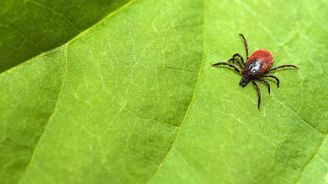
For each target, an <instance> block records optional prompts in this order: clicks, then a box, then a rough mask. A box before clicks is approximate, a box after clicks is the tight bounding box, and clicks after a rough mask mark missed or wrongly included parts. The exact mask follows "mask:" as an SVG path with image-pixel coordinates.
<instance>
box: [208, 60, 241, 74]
mask: <svg viewBox="0 0 328 184" xmlns="http://www.w3.org/2000/svg"><path fill="white" fill-rule="evenodd" d="M219 65H226V66H228V67H230V68H232V69H234V70H235V71H236V72H238V73H241V72H240V70H239V69H238V68H237V67H236V66H235V65H233V64H231V63H227V62H218V63H215V64H212V66H213V67H216V66H219Z"/></svg>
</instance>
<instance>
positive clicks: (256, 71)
mask: <svg viewBox="0 0 328 184" xmlns="http://www.w3.org/2000/svg"><path fill="white" fill-rule="evenodd" d="M272 63H273V57H272V54H271V52H269V51H267V50H263V49H260V50H256V51H255V52H253V54H252V55H251V56H249V57H248V58H247V63H246V65H245V68H244V70H243V71H242V74H243V77H242V79H241V80H240V83H239V84H240V85H241V86H242V87H244V86H246V84H247V83H248V81H250V79H252V78H256V77H258V76H261V75H262V74H264V73H265V72H266V71H268V69H269V68H270V66H271V65H272Z"/></svg>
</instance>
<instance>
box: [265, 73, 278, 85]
mask: <svg viewBox="0 0 328 184" xmlns="http://www.w3.org/2000/svg"><path fill="white" fill-rule="evenodd" d="M262 77H269V78H273V79H275V80H276V82H277V88H279V79H278V78H277V77H276V76H273V75H264V76H262Z"/></svg>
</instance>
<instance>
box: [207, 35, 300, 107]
mask: <svg viewBox="0 0 328 184" xmlns="http://www.w3.org/2000/svg"><path fill="white" fill-rule="evenodd" d="M239 36H240V37H241V39H242V41H243V44H244V47H245V52H246V59H247V61H246V63H245V62H244V58H243V57H242V56H241V55H240V54H239V53H236V54H234V55H233V56H232V58H231V59H229V60H228V62H218V63H215V64H212V66H213V67H217V66H220V65H224V66H227V67H230V68H231V69H233V70H235V71H236V72H238V73H239V74H240V75H241V76H242V78H241V80H240V82H239V85H240V86H241V87H245V86H246V85H247V84H248V83H249V82H252V83H253V85H254V87H255V89H256V91H257V96H258V101H257V108H258V109H259V110H260V105H261V91H260V88H259V86H258V84H257V83H256V81H259V82H262V83H263V84H264V85H265V86H266V87H267V88H268V93H269V94H270V84H269V82H268V80H266V79H267V78H271V79H274V80H275V81H276V82H277V87H279V79H278V78H277V77H276V76H274V75H272V74H271V73H272V72H275V71H277V70H278V69H281V68H298V67H297V66H295V65H289V64H288V65H280V66H277V67H273V68H271V65H272V64H273V56H272V54H271V52H269V51H267V50H264V49H259V50H256V51H255V52H253V54H252V55H251V56H248V44H247V40H246V38H245V36H244V35H243V34H241V33H240V34H239Z"/></svg>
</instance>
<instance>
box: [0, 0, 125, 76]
mask: <svg viewBox="0 0 328 184" xmlns="http://www.w3.org/2000/svg"><path fill="white" fill-rule="evenodd" d="M128 1H129V0H111V1H104V0H86V1H82V0H70V1H66V2H65V3H64V2H58V1H47V0H2V1H0V53H1V54H0V72H2V71H4V70H7V69H8V68H11V67H13V66H15V65H17V64H19V63H22V62H24V61H26V60H27V59H30V58H32V57H34V56H36V55H38V54H40V53H42V52H45V51H48V50H50V49H53V48H54V47H57V46H59V45H62V44H64V43H65V42H67V41H68V40H69V39H71V38H72V37H74V36H76V35H77V34H78V33H80V32H82V31H83V30H85V29H87V28H88V27H90V26H91V25H93V24H94V23H96V22H98V21H99V20H101V19H102V18H103V17H104V16H105V15H107V14H109V13H111V12H113V11H115V10H116V9H117V8H118V7H120V6H122V5H124V4H126V3H127V2H128Z"/></svg>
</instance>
